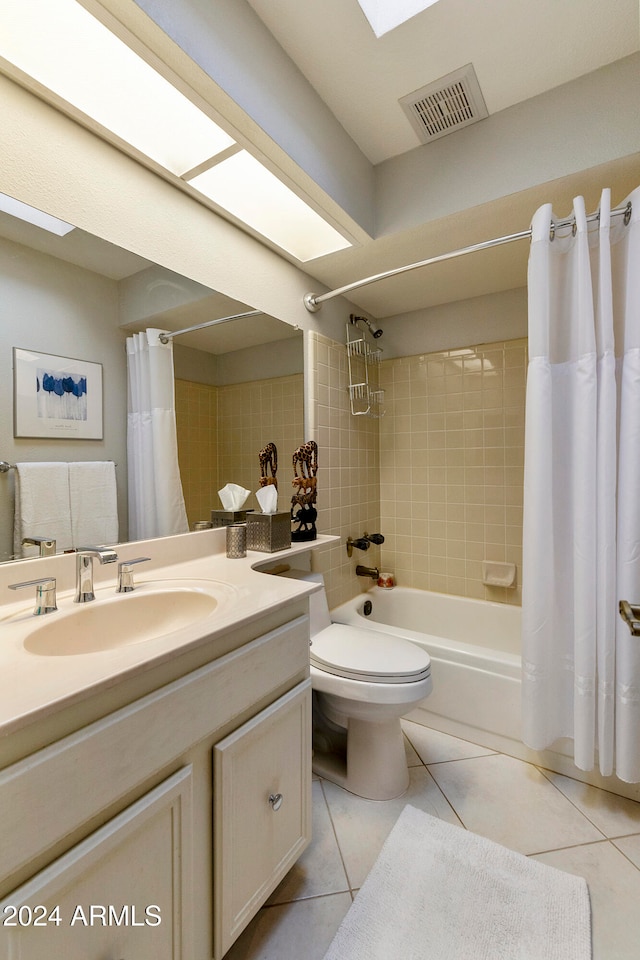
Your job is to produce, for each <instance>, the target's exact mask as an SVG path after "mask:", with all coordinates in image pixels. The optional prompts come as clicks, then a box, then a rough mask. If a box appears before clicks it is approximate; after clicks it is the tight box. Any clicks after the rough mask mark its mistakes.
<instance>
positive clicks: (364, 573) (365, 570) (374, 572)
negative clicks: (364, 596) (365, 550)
mask: <svg viewBox="0 0 640 960" xmlns="http://www.w3.org/2000/svg"><path fill="white" fill-rule="evenodd" d="M356 574H357V576H359V577H371V579H372V580H377V579H378V577H379V576H380V571H379V570H378V568H377V567H363V566H362V565H361V564H358V566H357V567H356Z"/></svg>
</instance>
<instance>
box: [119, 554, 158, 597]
mask: <svg viewBox="0 0 640 960" xmlns="http://www.w3.org/2000/svg"><path fill="white" fill-rule="evenodd" d="M150 559H151V557H136V558H135V559H134V560H123V561H122V562H121V563H119V564H118V588H117V590H116V593H131V591H132V590H133V589H134V583H133V569H132V568H133V567H134V566H135V564H136V563H145V561H147V560H150Z"/></svg>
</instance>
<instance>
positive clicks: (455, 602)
mask: <svg viewBox="0 0 640 960" xmlns="http://www.w3.org/2000/svg"><path fill="white" fill-rule="evenodd" d="M367 600H369V601H371V604H372V610H371V614H370V615H369V616H365V613H364V606H365V601H367ZM331 619H332V620H334V621H336V622H337V623H351V624H355V625H356V626H360V627H362V626H366V627H367V628H368V629H371V630H379V631H383V632H385V633H394V634H398V635H399V636H403V637H407V638H408V639H409V640H411V641H412V642H413V643H416V644H417V645H418V646H420V647H422V648H423V649H424V650H426V651H427V653H428V654H429V656H430V657H431V664H432V668H431V674H432V678H433V692H432V693H431V694H430V696H429V697H428V698H427V699H426V700H423V701H422V704H420V706H418V707H417V708H416V710H414V711H412V713H411V714H410V718H411V719H412V720H416V721H417V722H422V723H424V724H425V725H427V726H430V727H434V728H435V729H439V730H442V731H443V732H444V733H451V734H452V735H454V736H458V737H463V738H467V739H471V740H473V741H474V742H476V743H480V744H484V745H485V746H487V747H490V748H492V749H497V750H501V749H502V750H505V749H506V747H507V744H508V743H509V742H513V741H519V740H520V666H521V659H520V626H521V609H520V607H517V606H511V605H508V604H504V603H491V602H489V601H486V600H472V599H468V598H467V597H455V596H451V595H448V594H444V593H434V592H430V591H427V590H417V589H414V588H411V587H394V588H393V589H383V588H381V587H372V588H371V589H370V590H368V591H367V592H366V593H363V594H360V595H359V596H358V597H356V598H355V599H353V600H350V601H348V602H347V603H343V604H341V605H340V606H339V607H335V608H334V609H333V610H332V611H331ZM507 752H512V751H511V750H507ZM518 752H519V751H518Z"/></svg>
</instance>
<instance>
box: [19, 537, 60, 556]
mask: <svg viewBox="0 0 640 960" xmlns="http://www.w3.org/2000/svg"><path fill="white" fill-rule="evenodd" d="M25 544H30V545H33V546H34V547H38V549H39V555H40V556H41V557H53V556H55V553H56V542H55V540H54V539H53V537H24V538H23V540H22V546H23V547H24V546H25Z"/></svg>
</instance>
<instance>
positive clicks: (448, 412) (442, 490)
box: [379, 339, 527, 604]
mask: <svg viewBox="0 0 640 960" xmlns="http://www.w3.org/2000/svg"><path fill="white" fill-rule="evenodd" d="M526 363H527V341H526V339H521V340H509V341H505V342H499V343H488V344H482V345H480V346H476V347H469V348H468V349H463V350H449V351H444V352H439V353H431V354H424V355H419V356H412V357H403V358H400V359H395V360H388V361H384V362H383V363H382V365H381V373H380V376H381V381H380V383H381V387H383V388H384V390H385V405H386V415H385V417H384V418H383V419H382V420H380V421H379V425H380V512H381V527H382V532H383V533H384V535H385V537H386V541H385V544H384V547H383V555H382V559H383V564H384V566H385V568H389V569H391V570H393V571H394V572H395V574H396V577H397V581H398V583H400V584H402V585H405V586H412V587H419V588H422V589H430V590H438V591H442V592H445V593H452V594H457V595H463V596H469V597H478V598H482V599H488V600H497V601H502V602H505V603H516V604H518V603H520V602H521V589H520V579H521V577H520V574H521V565H522V494H523V461H524V398H525V378H526ZM483 560H497V561H506V562H512V563H515V564H516V567H517V585H516V588H515V589H505V588H496V587H487V586H485V585H484V584H483V582H482V561H483Z"/></svg>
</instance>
